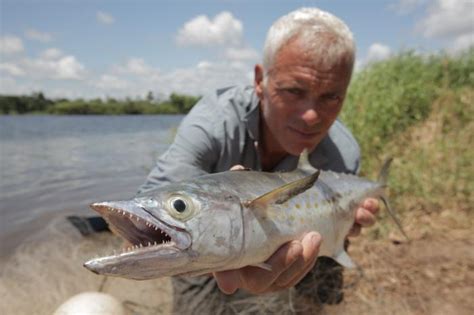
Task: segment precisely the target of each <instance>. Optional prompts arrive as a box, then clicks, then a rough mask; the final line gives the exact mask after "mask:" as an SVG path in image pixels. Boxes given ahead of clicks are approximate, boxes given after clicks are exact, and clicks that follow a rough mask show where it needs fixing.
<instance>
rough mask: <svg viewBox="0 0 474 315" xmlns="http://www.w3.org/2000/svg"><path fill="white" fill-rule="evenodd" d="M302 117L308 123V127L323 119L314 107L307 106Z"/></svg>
mask: <svg viewBox="0 0 474 315" xmlns="http://www.w3.org/2000/svg"><path fill="white" fill-rule="evenodd" d="M301 119H302V120H303V121H304V122H305V123H306V125H307V126H308V127H312V126H314V125H316V124H318V123H319V122H320V121H321V116H319V114H318V112H317V111H316V109H314V108H307V109H305V111H304V112H303V113H302V116H301Z"/></svg>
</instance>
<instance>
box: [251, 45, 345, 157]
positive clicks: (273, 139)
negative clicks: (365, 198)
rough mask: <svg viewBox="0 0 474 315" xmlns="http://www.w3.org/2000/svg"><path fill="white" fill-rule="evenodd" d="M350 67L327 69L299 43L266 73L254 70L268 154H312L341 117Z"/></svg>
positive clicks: (283, 52) (289, 47)
mask: <svg viewBox="0 0 474 315" xmlns="http://www.w3.org/2000/svg"><path fill="white" fill-rule="evenodd" d="M351 72H352V71H351V66H350V65H348V64H347V63H344V62H341V63H340V64H337V65H327V64H325V63H324V62H323V61H322V60H318V58H314V57H313V56H311V55H310V54H308V53H306V51H305V49H303V47H302V46H301V45H300V44H299V43H298V40H294V41H290V42H289V43H288V44H286V45H285V46H283V47H282V48H281V49H280V51H279V52H278V53H277V55H276V56H275V60H274V62H273V65H272V68H271V69H268V72H267V73H266V74H265V75H266V76H267V80H266V82H265V84H264V80H263V76H264V74H263V68H262V67H261V66H260V65H257V66H256V67H255V88H256V93H257V95H258V97H259V98H260V106H261V114H262V122H263V125H262V129H261V131H262V133H263V135H262V136H263V137H262V140H263V141H264V144H263V145H264V147H265V148H266V149H267V150H268V153H276V154H291V155H299V154H300V153H301V152H302V151H303V150H304V149H305V148H307V149H308V150H310V151H311V150H313V149H314V148H315V147H316V146H317V145H318V143H319V142H320V141H321V140H322V139H323V138H324V136H325V135H326V134H327V132H328V130H329V127H330V126H331V125H332V123H333V122H334V120H335V119H336V117H337V115H338V114H339V112H340V110H341V108H342V104H343V101H344V98H345V95H346V90H347V86H348V85H349V81H350V77H351Z"/></svg>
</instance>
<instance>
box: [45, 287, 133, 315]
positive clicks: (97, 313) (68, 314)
mask: <svg viewBox="0 0 474 315" xmlns="http://www.w3.org/2000/svg"><path fill="white" fill-rule="evenodd" d="M53 315H125V309H124V307H123V305H122V303H120V301H119V300H117V299H116V298H114V297H113V296H111V295H110V294H106V293H101V292H83V293H80V294H77V295H74V296H73V297H71V298H70V299H69V300H67V301H66V302H64V303H63V304H61V306H59V308H58V309H57V310H56V311H55V312H54V314H53Z"/></svg>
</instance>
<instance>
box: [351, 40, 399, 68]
mask: <svg viewBox="0 0 474 315" xmlns="http://www.w3.org/2000/svg"><path fill="white" fill-rule="evenodd" d="M391 55H392V50H391V49H390V47H389V46H387V45H384V44H381V43H373V44H372V45H370V47H369V49H368V51H367V55H366V56H365V58H361V59H357V60H356V62H355V65H354V70H355V71H356V72H358V71H360V70H362V69H363V68H364V67H365V66H367V65H368V64H370V63H372V62H377V61H382V60H384V59H387V58H390V56H391Z"/></svg>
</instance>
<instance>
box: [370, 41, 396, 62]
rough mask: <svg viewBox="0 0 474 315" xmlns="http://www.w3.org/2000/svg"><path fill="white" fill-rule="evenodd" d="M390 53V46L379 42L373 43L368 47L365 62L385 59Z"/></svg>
mask: <svg viewBox="0 0 474 315" xmlns="http://www.w3.org/2000/svg"><path fill="white" fill-rule="evenodd" d="M391 53H392V52H391V50H390V47H388V46H386V45H383V44H380V43H373V44H372V45H370V47H369V51H368V52H367V57H366V60H365V62H366V63H370V62H376V61H381V60H384V59H387V58H388V57H390V55H391Z"/></svg>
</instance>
